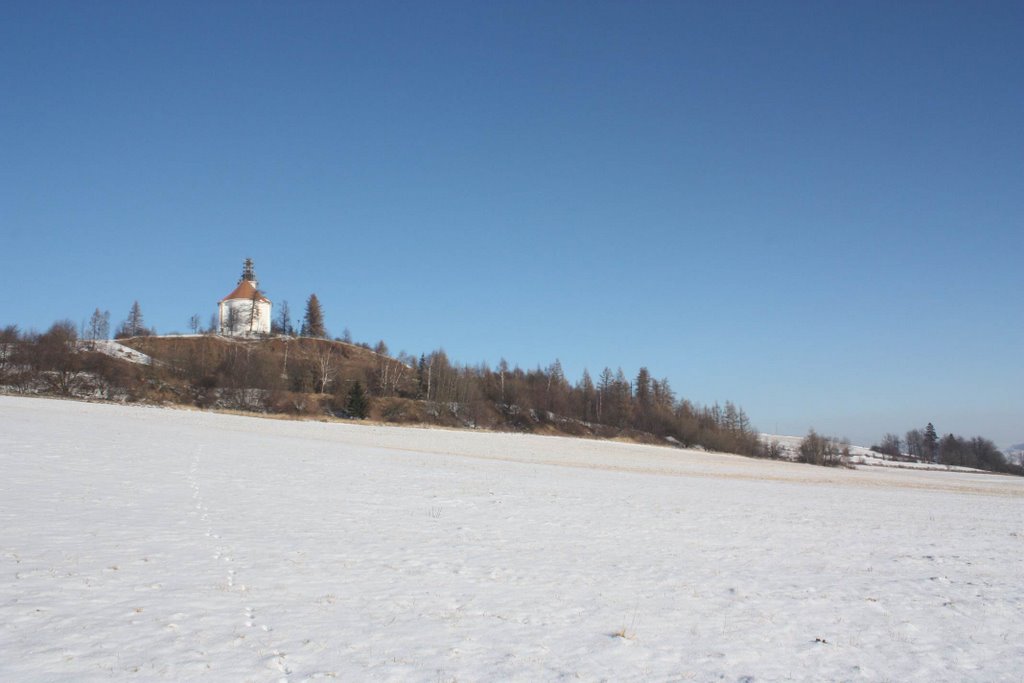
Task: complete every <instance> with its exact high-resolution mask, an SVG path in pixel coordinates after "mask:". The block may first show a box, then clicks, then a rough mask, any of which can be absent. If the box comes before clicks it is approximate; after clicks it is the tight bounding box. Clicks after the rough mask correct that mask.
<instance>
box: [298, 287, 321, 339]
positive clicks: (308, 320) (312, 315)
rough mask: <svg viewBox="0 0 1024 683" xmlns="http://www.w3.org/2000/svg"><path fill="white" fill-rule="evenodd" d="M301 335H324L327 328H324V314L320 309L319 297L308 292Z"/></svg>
mask: <svg viewBox="0 0 1024 683" xmlns="http://www.w3.org/2000/svg"><path fill="white" fill-rule="evenodd" d="M302 336H303V337H321V338H323V337H326V336H327V330H326V328H324V314H323V311H322V310H321V309H320V299H318V298H316V294H310V295H309V300H308V301H306V315H305V317H303V319H302Z"/></svg>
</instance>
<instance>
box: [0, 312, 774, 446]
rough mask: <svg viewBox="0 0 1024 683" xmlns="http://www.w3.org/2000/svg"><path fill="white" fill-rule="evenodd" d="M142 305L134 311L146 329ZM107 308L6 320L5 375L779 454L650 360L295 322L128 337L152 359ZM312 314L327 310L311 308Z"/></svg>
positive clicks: (29, 384) (0, 381) (159, 395)
mask: <svg viewBox="0 0 1024 683" xmlns="http://www.w3.org/2000/svg"><path fill="white" fill-rule="evenodd" d="M133 308H134V307H133ZM133 312H135V311H133ZM138 313H139V315H138V316H134V315H133V316H129V319H130V320H131V322H133V323H136V324H137V329H138V328H141V329H144V330H145V326H144V325H143V324H142V321H141V312H138ZM98 315H99V316H100V318H99V323H98V324H97V326H96V327H95V329H94V328H93V326H91V325H90V326H89V327H88V328H86V334H85V335H84V336H85V338H84V339H82V338H80V336H79V334H78V333H77V331H76V327H75V325H74V324H73V323H72V322H70V321H60V322H57V323H55V324H54V325H53V326H51V328H50V329H48V330H47V331H46V332H44V333H36V332H21V331H19V330H18V328H17V327H16V326H8V327H6V328H3V329H2V330H0V385H3V386H6V387H7V388H8V390H15V391H25V392H42V393H57V394H62V395H69V396H88V397H96V398H105V399H112V400H123V401H151V402H176V403H183V404H191V405H197V406H200V407H222V408H235V409H240V410H249V411H265V412H276V413H290V414H297V415H319V414H325V413H327V414H333V415H340V416H345V415H348V416H364V415H369V416H371V417H375V418H377V419H381V420H384V421H391V422H405V423H416V422H428V423H436V424H443V425H451V426H470V427H483V428H490V429H512V430H518V431H531V432H540V433H564V434H573V435H593V436H599V437H608V438H612V437H617V436H627V437H630V438H634V439H637V440H641V441H643V440H647V441H655V442H662V443H663V442H665V441H668V442H674V443H677V444H678V445H681V446H691V447H692V446H700V447H703V448H706V449H709V450H715V451H724V452H731V453H739V454H745V455H753V456H764V455H767V453H766V452H765V450H764V447H763V446H762V444H761V442H760V440H759V438H758V434H757V432H756V430H755V429H754V428H753V426H752V425H751V422H750V419H749V418H748V417H747V415H746V413H745V412H744V411H743V410H742V409H741V408H739V407H738V406H736V405H735V404H733V403H731V402H726V403H725V404H724V405H717V404H716V405H713V406H700V405H697V404H695V403H692V402H690V401H688V400H686V399H681V398H678V397H677V396H676V394H675V392H674V390H673V389H672V387H671V386H670V384H669V381H668V380H667V379H656V378H654V377H653V376H652V375H651V373H650V372H649V371H648V370H647V368H641V369H640V371H639V372H638V373H637V374H636V376H635V377H632V378H629V377H627V376H626V375H625V373H624V372H623V371H622V370H621V369H618V370H616V371H612V370H611V369H610V368H604V369H603V370H602V372H601V373H600V374H599V375H598V377H597V379H596V380H595V379H593V378H592V377H591V375H590V374H589V373H588V372H584V373H583V376H582V377H581V378H580V379H579V381H577V382H575V383H573V382H570V381H569V380H568V379H567V378H566V376H565V373H564V372H563V370H562V366H561V363H560V362H559V361H557V360H556V361H555V362H554V363H552V364H551V365H549V366H547V367H544V368H540V367H538V368H535V369H530V370H524V369H523V368H520V367H518V366H510V365H509V364H508V363H507V362H505V361H504V360H503V361H502V362H500V363H499V364H498V365H497V366H496V367H493V368H492V367H488V366H486V365H483V364H480V365H463V364H459V363H455V362H452V361H451V360H450V359H449V358H448V356H447V354H446V353H445V352H444V351H443V350H437V351H433V352H431V353H429V354H423V355H421V356H420V357H419V358H415V357H413V356H410V355H408V354H404V353H402V354H399V355H398V358H392V357H389V356H388V355H387V353H388V349H387V346H386V345H385V344H384V343H383V342H378V343H377V345H376V346H375V347H371V346H370V345H369V344H352V343H348V342H346V341H343V340H335V341H330V340H327V339H320V338H313V337H296V336H290V335H276V336H271V337H267V338H263V339H258V340H254V339H248V340H245V339H231V338H225V337H221V336H218V335H202V336H197V337H174V336H168V337H156V336H145V334H143V335H142V336H135V337H128V338H122V339H121V342H122V343H124V344H126V345H128V346H130V347H131V348H134V349H136V350H138V351H140V352H142V353H145V354H148V355H149V356H150V357H152V358H153V359H154V363H153V364H152V365H139V364H131V363H126V362H124V361H122V360H118V359H117V358H112V357H110V355H109V354H108V353H105V351H109V349H107V348H106V347H104V346H103V344H104V343H105V342H104V338H105V336H106V334H105V333H107V332H108V330H109V327H107V328H104V326H103V324H102V322H103V318H104V316H103V314H102V313H99V314H98ZM309 317H313V318H314V320H312V321H310V320H309ZM107 320H109V319H108V318H107ZM303 322H304V323H309V322H314V323H316V322H317V321H316V320H315V316H307V317H306V319H304V321H303ZM313 327H315V325H314V326H313ZM286 329H288V328H287V327H286ZM145 331H146V332H148V331H149V330H145ZM315 331H318V332H319V331H320V330H315ZM347 336H348V335H347V334H346V337H347Z"/></svg>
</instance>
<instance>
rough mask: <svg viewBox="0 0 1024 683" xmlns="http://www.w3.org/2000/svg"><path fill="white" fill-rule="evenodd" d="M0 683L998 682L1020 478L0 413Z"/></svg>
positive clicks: (38, 409) (1012, 602) (210, 420)
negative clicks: (331, 682) (124, 682)
mask: <svg viewBox="0 0 1024 683" xmlns="http://www.w3.org/2000/svg"><path fill="white" fill-rule="evenodd" d="M0 468H2V471H3V473H4V476H3V478H2V479H0V680H12V681H13V680H17V681H32V680H37V681H38V680H69V679H74V680H107V679H110V678H115V679H136V680H147V681H149V680H197V679H205V680H232V681H277V680H287V681H304V680H317V679H324V678H327V679H330V678H336V679H340V680H359V681H362V680H373V681H431V682H436V681H455V680H460V681H461V680H517V681H537V680H556V679H562V678H566V679H577V678H578V679H581V680H616V681H645V680H654V681H665V680H697V681H706V680H726V681H738V680H746V681H755V680H756V681H778V680H864V681H882V680H900V681H935V680H968V681H1020V680H1021V678H1020V676H1021V671H1022V668H1024V639H1022V638H1021V635H1020V634H1021V633H1024V584H1022V582H1021V580H1020V577H1021V576H1022V574H1024V506H1022V505H1024V480H1022V479H1020V478H1013V477H1004V476H996V475H982V474H968V473H953V472H934V471H923V472H919V471H911V470H888V469H882V468H871V469H864V470H842V469H830V468H817V467H813V466H809V465H798V464H794V463H787V462H770V461H760V460H750V459H745V458H739V457H734V456H726V455H717V454H710V453H700V452H694V451H683V450H679V449H673V448H661V447H654V446H639V445H631V444H622V443H611V442H602V441H588V440H575V439H564V438H552V437H532V436H523V435H513V434H487V433H474V432H458V431H447V430H429V429H409V428H394V427H390V428H386V427H374V426H364V425H358V424H345V423H319V422H293V421H285V420H271V419H257V418H247V417H239V416H231V415H218V414H213V413H202V412H192V411H181V410H167V409H158V408H146V407H138V406H113V405H101V404H87V403H77V402H70V401H53V400H48V399H35V398H14V397H0Z"/></svg>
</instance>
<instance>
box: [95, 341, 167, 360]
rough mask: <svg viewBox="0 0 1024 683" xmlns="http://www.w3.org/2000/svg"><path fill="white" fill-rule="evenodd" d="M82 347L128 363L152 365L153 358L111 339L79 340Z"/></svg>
mask: <svg viewBox="0 0 1024 683" xmlns="http://www.w3.org/2000/svg"><path fill="white" fill-rule="evenodd" d="M81 344H82V345H83V347H82V348H86V349H95V350H96V351H99V352H100V353H102V354H105V355H107V356H110V357H111V358H120V359H121V360H126V361H128V362H129V363H136V364H138V365H152V364H153V359H152V358H150V357H149V356H147V355H146V354H144V353H142V352H141V351H136V350H135V349H133V348H130V347H127V346H125V345H124V344H121V343H118V342H116V341H114V340H113V339H100V340H97V341H89V342H81Z"/></svg>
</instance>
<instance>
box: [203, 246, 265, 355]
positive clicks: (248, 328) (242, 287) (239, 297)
mask: <svg viewBox="0 0 1024 683" xmlns="http://www.w3.org/2000/svg"><path fill="white" fill-rule="evenodd" d="M271 305H272V304H271V303H270V299H268V298H267V297H265V296H264V295H263V292H261V291H260V289H259V282H258V281H257V280H256V271H255V270H254V269H253V265H252V259H251V258H247V259H245V264H244V265H243V266H242V277H240V278H239V279H238V286H237V287H235V289H234V291H232V292H231V293H230V294H228V295H227V296H226V297H224V298H223V299H221V300H220V303H218V304H217V314H218V319H219V321H220V333H221V334H223V335H226V336H229V337H252V336H256V335H260V334H270V307H271Z"/></svg>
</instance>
